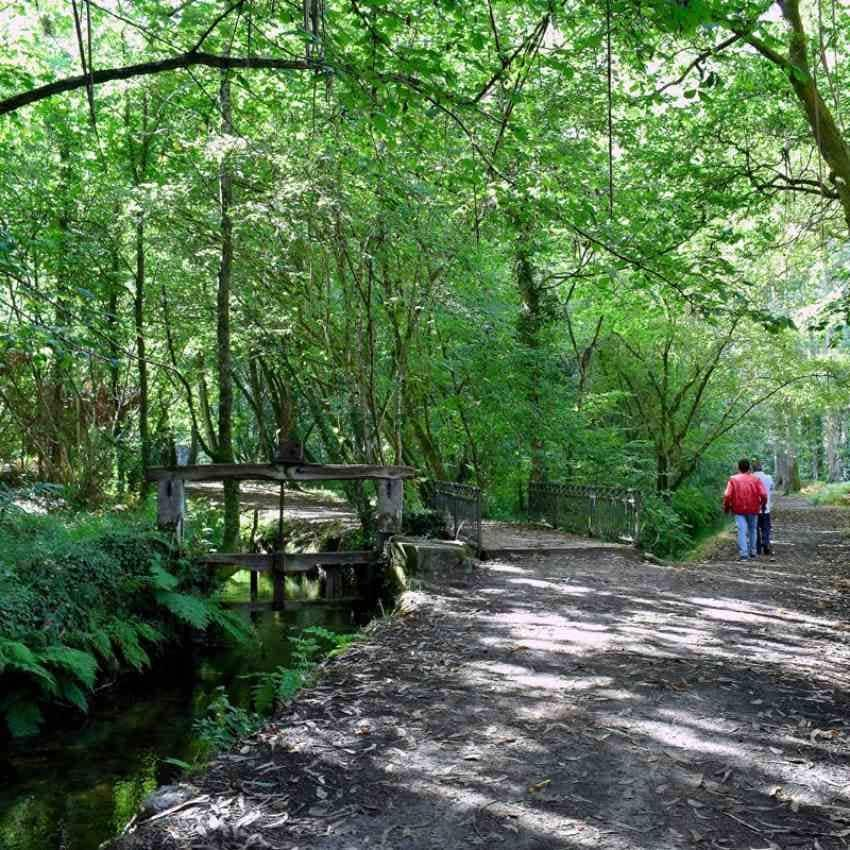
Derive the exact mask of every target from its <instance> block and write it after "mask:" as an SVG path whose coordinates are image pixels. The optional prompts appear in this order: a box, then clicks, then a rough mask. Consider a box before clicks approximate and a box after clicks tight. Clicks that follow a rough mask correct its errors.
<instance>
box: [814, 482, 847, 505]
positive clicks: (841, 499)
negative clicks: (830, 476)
mask: <svg viewBox="0 0 850 850" xmlns="http://www.w3.org/2000/svg"><path fill="white" fill-rule="evenodd" d="M809 499H810V500H811V501H812V502H813V503H814V504H815V505H840V506H843V507H850V481H839V482H837V483H835V484H824V485H823V486H821V487H818V488H817V489H816V490H815V491H814V492H813V493H812V494H811V495H810V496H809Z"/></svg>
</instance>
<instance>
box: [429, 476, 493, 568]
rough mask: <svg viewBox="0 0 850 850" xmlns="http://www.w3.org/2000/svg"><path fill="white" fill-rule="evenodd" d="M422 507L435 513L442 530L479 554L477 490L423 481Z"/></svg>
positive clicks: (454, 483) (479, 523)
mask: <svg viewBox="0 0 850 850" xmlns="http://www.w3.org/2000/svg"><path fill="white" fill-rule="evenodd" d="M422 495H423V497H424V501H425V504H426V505H427V506H428V507H429V508H430V509H431V510H433V511H437V513H439V514H440V515H441V516H442V517H443V519H444V521H445V523H446V530H447V531H448V532H449V534H451V535H452V536H453V537H454V538H455V539H456V540H465V541H466V542H467V543H471V544H472V545H473V546H475V549H476V552H478V553H480V552H481V490H480V489H479V488H478V487H473V486H471V485H469V484H458V483H457V482H455V481H427V482H425V484H423V486H422Z"/></svg>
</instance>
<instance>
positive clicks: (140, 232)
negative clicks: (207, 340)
mask: <svg viewBox="0 0 850 850" xmlns="http://www.w3.org/2000/svg"><path fill="white" fill-rule="evenodd" d="M134 284H135V287H134V291H133V320H134V322H135V329H136V357H137V359H138V368H139V441H140V443H141V460H142V475H141V483H140V487H139V489H140V492H141V496H142V498H143V499H144V498H145V496H147V494H148V493H149V492H150V486H151V485H150V482H149V481H147V480H146V479H145V472H146V471H147V468H148V467H149V466H150V463H151V437H150V421H149V420H150V392H149V386H148V361H147V351H146V348H145V217H144V213H143V212H139V217H138V219H137V220H136V272H135V281H134Z"/></svg>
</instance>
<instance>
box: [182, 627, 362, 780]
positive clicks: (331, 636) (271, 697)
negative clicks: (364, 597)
mask: <svg viewBox="0 0 850 850" xmlns="http://www.w3.org/2000/svg"><path fill="white" fill-rule="evenodd" d="M358 638H359V635H357V634H356V633H355V634H340V633H338V632H333V631H331V630H330V629H326V628H323V627H322V626H310V627H309V628H306V629H304V630H303V631H302V632H301V633H300V634H299V635H298V636H297V637H292V638H289V643H290V646H291V658H290V662H289V664H288V665H285V666H279V667H277V668H276V669H275V670H273V671H271V672H266V673H251V674H248V675H246V676H245V677H244V678H246V679H250V680H252V681H253V686H252V688H251V705H250V706H249V707H247V708H246V707H244V706H239V705H234V704H233V703H232V702H231V701H230V699H229V697H228V696H227V690H226V689H225V688H224V687H223V686H221V687H219V688H218V689H217V692H216V696H215V698H214V699H213V700H212V702H211V703H210V706H209V709H208V711H207V715H206V716H205V717H203V718H201V719H200V720H197V721H195V724H194V731H195V734H196V735H197V737H198V740H199V742H200V744H201V752H200V755H199V763H202V762H203V761H204V760H206V759H208V758H209V757H210V756H212V755H213V754H215V753H216V752H219V751H221V750H227V749H230V748H231V747H233V746H234V745H235V744H236V743H238V742H239V741H240V740H241V739H242V738H244V737H246V736H248V735H251V734H253V733H254V732H256V731H257V730H258V729H259V728H260V727H261V726H262V724H263V723H264V722H265V719H266V718H268V717H269V716H271V714H272V713H273V712H274V710H275V709H276V708H278V707H279V706H281V705H284V704H286V703H287V702H289V700H291V699H292V698H293V697H294V696H295V695H296V694H297V693H298V691H300V690H301V688H302V687H304V685H305V684H306V683H307V682H308V680H309V678H310V675H311V673H312V671H313V669H314V668H315V666H316V665H317V664H318V662H319V661H321V660H322V659H323V658H327V657H330V656H332V655H334V654H336V653H338V652H341V651H342V650H344V649H345V648H346V647H347V646H349V645H350V644H351V643H353V642H354V641H355V640H357V639H358ZM182 766H183V767H186V768H194V767H196V766H197V765H182Z"/></svg>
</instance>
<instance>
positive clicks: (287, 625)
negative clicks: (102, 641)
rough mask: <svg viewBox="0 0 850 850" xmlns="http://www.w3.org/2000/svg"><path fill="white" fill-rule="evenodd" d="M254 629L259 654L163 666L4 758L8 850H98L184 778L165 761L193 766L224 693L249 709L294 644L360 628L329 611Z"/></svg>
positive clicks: (254, 650) (252, 649) (203, 657)
mask: <svg viewBox="0 0 850 850" xmlns="http://www.w3.org/2000/svg"><path fill="white" fill-rule="evenodd" d="M254 617H258V615H256V614H255V615H254ZM255 622H256V626H257V632H258V638H259V644H256V643H252V644H251V645H248V646H239V647H231V648H221V649H217V650H210V649H189V650H187V651H186V652H185V653H183V654H182V655H180V656H174V655H172V656H171V657H169V658H166V659H161V660H158V661H157V662H156V663H155V672H151V673H149V674H146V675H145V676H142V677H135V678H132V677H131V678H129V679H127V680H125V681H124V682H123V683H122V684H121V685H118V686H116V687H115V688H113V689H111V691H109V692H107V693H102V694H100V695H99V696H98V698H97V699H95V701H94V705H93V707H92V710H91V713H90V714H89V715H88V716H87V717H86V718H84V719H83V720H81V722H80V724H79V725H78V726H76V727H66V728H63V729H61V730H59V731H52V732H47V733H45V734H42V735H39V736H37V737H36V738H35V739H33V740H31V741H13V742H12V743H11V744H10V745H9V746H8V748H7V749H6V751H5V752H0V850H96V848H97V847H98V845H99V844H100V843H101V842H103V841H105V840H107V839H109V838H111V837H113V836H114V835H116V834H117V833H118V832H119V831H120V830H121V829H122V828H123V827H124V825H125V824H126V823H127V821H129V820H130V818H131V817H132V816H133V815H134V814H135V813H136V811H137V809H138V806H139V803H140V802H141V800H142V799H143V798H144V797H145V796H146V795H147V794H149V793H150V792H151V791H153V790H154V789H155V788H156V787H157V786H158V785H162V784H165V783H168V782H171V781H173V780H174V779H175V778H176V777H177V775H179V773H180V769H179V768H177V767H175V766H173V765H171V764H169V763H168V762H167V761H166V759H168V758H176V759H181V760H183V761H190V760H191V759H192V756H193V754H194V753H195V752H196V751H197V747H198V741H197V740H196V739H195V737H194V736H193V732H192V724H193V722H194V721H195V720H196V719H197V718H199V717H203V716H204V715H205V714H206V711H207V706H208V705H209V702H210V700H211V699H212V697H213V696H214V694H215V691H216V688H218V687H219V686H222V685H223V686H225V687H226V688H227V691H228V695H229V697H230V700H231V702H233V703H234V704H238V705H242V706H246V705H248V704H249V702H250V688H251V682H250V680H248V679H245V678H243V677H244V676H245V675H246V674H250V673H256V672H264V671H269V670H274V669H275V668H276V667H277V666H279V665H281V664H284V665H285V664H286V663H287V661H288V660H289V657H290V655H289V643H288V641H287V637H289V636H291V635H293V634H297V633H298V632H300V630H301V629H302V628H304V627H306V626H312V625H321V626H325V627H326V628H329V629H333V630H334V631H337V632H345V631H351V630H352V629H353V628H355V624H354V623H353V621H352V612H351V611H350V610H340V609H336V610H334V609H332V608H327V607H322V606H314V607H308V608H302V609H300V610H296V611H291V612H284V613H272V612H268V613H264V614H262V615H261V616H259V618H258V619H257V620H256V621H255Z"/></svg>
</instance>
